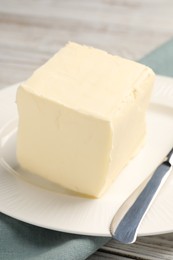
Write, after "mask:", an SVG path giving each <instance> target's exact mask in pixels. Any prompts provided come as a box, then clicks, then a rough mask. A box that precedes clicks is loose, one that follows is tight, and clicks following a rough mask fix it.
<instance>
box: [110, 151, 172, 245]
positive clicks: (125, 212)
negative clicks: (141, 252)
mask: <svg viewBox="0 0 173 260" xmlns="http://www.w3.org/2000/svg"><path fill="white" fill-rule="evenodd" d="M172 168H173V148H172V149H171V151H170V152H169V153H168V154H167V156H166V159H165V160H164V161H163V162H162V163H161V164H160V165H159V166H158V167H157V168H156V170H155V171H154V173H153V174H152V175H151V176H150V177H149V178H147V179H146V180H144V182H142V184H140V185H139V186H138V188H137V189H136V190H135V191H134V192H133V193H132V194H131V195H130V196H129V197H128V198H127V200H126V201H125V202H124V203H123V204H122V206H121V207H120V208H119V210H118V211H117V212H116V214H115V215H114V217H113V219H112V222H111V225H110V232H111V235H112V237H113V238H114V239H115V240H118V241H119V242H121V243H124V244H131V243H134V242H135V241H136V238H137V233H138V229H139V227H140V224H141V223H142V220H143V218H144V217H145V215H146V213H147V211H148V209H149V208H150V207H151V205H152V202H153V201H154V199H155V198H156V196H157V194H158V192H159V190H160V189H161V187H162V186H163V184H164V183H165V181H166V179H167V178H168V176H169V174H170V172H171V170H172Z"/></svg>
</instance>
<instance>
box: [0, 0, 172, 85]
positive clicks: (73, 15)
mask: <svg viewBox="0 0 173 260" xmlns="http://www.w3.org/2000/svg"><path fill="white" fill-rule="evenodd" d="M172 36H173V1H172V0H145V1H141V0H87V1H82V0H29V1H28V0H8V1H7V0H0V67H1V69H0V87H2V86H6V85H9V84H13V83H17V82H19V81H22V80H24V79H25V78H27V77H28V76H29V75H30V74H31V73H32V71H33V70H34V69H35V68H37V67H38V66H39V65H41V64H42V63H43V62H45V61H46V60H47V59H48V58H49V57H50V56H51V55H52V54H53V53H55V52H56V51H58V50H59V48H61V47H62V46H63V45H64V44H65V43H67V42H68V41H76V42H78V43H83V44H87V45H91V46H95V47H98V48H101V49H104V50H106V51H108V52H111V53H112V54H118V55H121V56H123V57H126V58H130V59H134V60H138V59H140V58H141V57H143V56H144V55H145V54H147V53H148V52H150V51H151V50H153V49H155V48H156V47H157V46H159V45H160V44H162V43H164V42H166V41H167V40H168V39H170V38H171V37H172Z"/></svg>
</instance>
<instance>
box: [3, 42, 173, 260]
mask: <svg viewBox="0 0 173 260" xmlns="http://www.w3.org/2000/svg"><path fill="white" fill-rule="evenodd" d="M140 62H141V63H143V64H146V65H148V66H150V67H151V68H153V70H154V71H155V72H156V73H157V74H162V75H166V76H173V69H172V68H173V40H171V41H169V42H168V43H166V44H164V45H162V46H161V47H159V48H158V49H156V50H155V51H153V52H151V53H150V54H148V55H147V56H145V57H144V58H143V59H141V60H140ZM109 239H110V238H106V237H92V236H82V235H73V234H67V233H63V232H56V231H52V230H48V229H44V228H40V227H36V226H32V225H30V224H27V223H24V222H21V221H18V220H15V219H13V218H11V217H8V216H6V215H4V214H2V213H0V260H1V259H2V260H8V259H10V260H11V259H13V260H15V259H16V260H25V259H37V260H55V259H56V260H82V259H86V258H87V257H88V256H89V255H91V254H92V253H94V252H95V251H96V250H97V249H98V248H100V247H101V246H102V245H104V244H105V243H106V242H108V241H109Z"/></svg>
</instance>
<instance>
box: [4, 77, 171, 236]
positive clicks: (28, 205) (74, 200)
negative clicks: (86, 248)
mask: <svg viewBox="0 0 173 260" xmlns="http://www.w3.org/2000/svg"><path fill="white" fill-rule="evenodd" d="M17 86H18V85H14V86H11V87H9V88H5V89H3V90H1V91H0V129H1V130H0V211H1V212H3V213H5V214H7V215H9V216H12V217H14V218H16V219H19V220H22V221H24V222H27V223H31V224H34V225H37V226H41V227H45V228H49V229H53V230H59V231H64V232H69V233H76V234H84V235H93V236H110V232H109V225H110V222H111V220H112V217H113V215H114V213H115V212H116V211H117V209H118V208H119V206H120V205H121V204H122V202H123V201H124V200H125V199H126V198H127V197H128V196H129V195H130V193H131V192H132V191H133V190H134V189H135V188H136V187H137V186H138V185H139V184H140V182H141V181H142V180H143V179H144V178H145V177H146V176H147V175H149V174H150V173H151V172H152V171H153V170H154V169H155V167H156V166H157V165H158V164H159V162H160V161H161V160H162V159H163V157H164V156H165V155H166V154H167V152H168V151H169V149H170V148H171V147H172V145H173V79H171V78H166V77H160V76H158V77H157V80H156V84H155V88H154V92H153V96H152V101H151V103H150V107H149V110H148V114H147V127H148V135H147V140H146V144H145V146H144V148H143V149H142V150H141V152H140V153H139V154H138V155H137V156H136V157H135V158H134V159H133V160H132V161H131V162H130V163H129V165H128V166H127V167H126V168H125V169H124V170H123V172H122V173H121V174H120V175H119V177H118V178H117V179H116V181H115V182H114V183H113V185H112V186H111V188H110V189H109V191H108V192H107V193H106V194H105V195H104V196H103V197H102V198H100V199H87V198H82V197H78V196H76V195H75V194H73V193H71V192H68V191H67V190H65V189H62V188H59V187H58V186H56V187H55V186H54V185H53V184H51V183H48V182H46V181H43V180H40V179H39V178H34V177H33V176H31V175H27V173H26V172H22V171H21V169H20V167H19V166H18V164H17V161H16V156H15V146H16V131H17V111H16V104H15V94H16V89H17ZM15 118H16V119H15ZM26 179H27V180H28V181H26ZM34 183H35V184H34ZM38 183H39V185H40V186H38V185H36V184H38ZM172 198H173V174H172V175H171V176H170V177H169V179H168V181H167V182H166V184H165V185H164V187H163V188H162V190H161V192H160V193H159V195H158V197H157V198H156V201H155V203H154V204H153V206H152V207H151V209H150V210H149V212H148V214H147V215H146V217H145V219H144V221H143V223H142V225H141V227H140V230H139V235H148V234H158V233H165V232H170V231H173V202H172Z"/></svg>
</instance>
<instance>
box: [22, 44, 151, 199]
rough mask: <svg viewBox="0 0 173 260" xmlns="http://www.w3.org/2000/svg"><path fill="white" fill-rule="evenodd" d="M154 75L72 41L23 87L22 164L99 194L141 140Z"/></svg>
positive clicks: (54, 179) (130, 63) (126, 61)
mask: <svg viewBox="0 0 173 260" xmlns="http://www.w3.org/2000/svg"><path fill="white" fill-rule="evenodd" d="M153 80H154V74H153V72H152V71H151V70H150V69H149V68H147V67H146V66H144V65H141V64H138V63H136V62H133V61H129V60H125V59H122V58H120V57H117V56H112V55H110V54H107V53H106V52H104V51H101V50H97V49H94V48H91V47H86V46H81V45H78V44H76V43H69V44H68V45H67V46H65V47H64V48H63V49H61V50H60V51H59V52H58V53H57V54H56V55H55V56H54V57H53V58H52V59H50V60H49V61H48V62H47V63H46V64H44V65H43V66H42V67H40V68H39V69H38V70H37V71H35V72H34V73H33V75H32V76H31V78H30V79H28V80H27V81H26V82H24V83H23V85H22V86H20V87H19V89H18V92H17V106H18V111H19V131H18V141H17V157H18V160H19V163H20V164H21V166H22V167H23V168H25V169H27V170H29V171H30V172H33V173H35V174H38V175H40V176H42V177H44V178H46V179H49V180H50V181H53V182H56V183H59V184H60V185H62V186H64V187H67V188H69V189H71V190H75V191H77V192H80V193H83V194H87V195H90V196H94V197H99V196H101V194H103V192H104V191H105V190H106V189H107V188H108V187H109V186H110V184H111V182H112V181H113V180H114V179H115V176H116V175H117V174H118V173H119V172H120V171H121V169H122V168H123V167H124V166H125V164H127V162H128V161H129V159H130V158H131V157H132V156H133V155H134V153H135V152H136V150H137V149H138V148H139V147H140V146H141V143H142V142H143V138H144V136H145V113H146V108H147V104H148V101H149V97H150V92H151V88H152V85H153Z"/></svg>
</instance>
